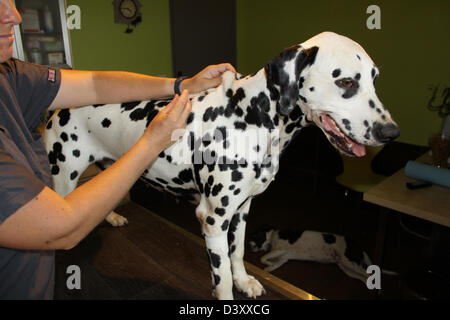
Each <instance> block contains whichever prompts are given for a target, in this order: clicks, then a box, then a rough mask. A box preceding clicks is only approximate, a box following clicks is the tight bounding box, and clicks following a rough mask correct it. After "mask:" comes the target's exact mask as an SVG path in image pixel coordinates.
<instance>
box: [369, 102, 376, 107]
mask: <svg viewBox="0 0 450 320" xmlns="http://www.w3.org/2000/svg"><path fill="white" fill-rule="evenodd" d="M369 106H370V107H371V108H372V109H373V108H375V102H373V101H372V100H369Z"/></svg>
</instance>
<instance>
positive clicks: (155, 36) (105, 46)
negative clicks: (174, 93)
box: [67, 0, 172, 76]
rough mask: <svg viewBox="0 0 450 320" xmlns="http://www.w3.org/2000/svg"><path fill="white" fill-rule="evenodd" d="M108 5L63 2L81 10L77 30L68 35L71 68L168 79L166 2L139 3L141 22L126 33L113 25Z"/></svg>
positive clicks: (88, 0) (94, 0)
mask: <svg viewBox="0 0 450 320" xmlns="http://www.w3.org/2000/svg"><path fill="white" fill-rule="evenodd" d="M112 2H113V1H112V0H67V5H68V6H69V5H71V4H74V5H78V6H79V7H80V9H81V29H80V30H72V31H71V32H70V36H71V41H72V51H73V56H74V65H75V68H76V69H84V70H123V71H132V72H139V73H144V74H150V75H155V76H157V75H166V76H171V75H172V55H171V43H170V19H169V1H168V0H151V1H150V0H141V1H140V2H141V4H142V8H141V12H142V22H141V23H140V24H139V25H138V26H137V28H136V29H135V30H134V32H133V33H130V34H126V33H125V29H126V27H127V26H126V25H125V24H115V23H114V10H113V5H112Z"/></svg>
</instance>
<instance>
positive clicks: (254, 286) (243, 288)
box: [234, 275, 266, 299]
mask: <svg viewBox="0 0 450 320" xmlns="http://www.w3.org/2000/svg"><path fill="white" fill-rule="evenodd" d="M234 285H235V286H236V289H237V290H238V291H240V292H242V293H244V294H246V295H247V297H249V298H253V299H256V297H259V296H260V295H263V294H266V290H264V287H263V286H262V285H261V283H259V281H258V280H256V279H255V277H253V276H249V275H247V276H246V277H242V278H237V279H235V280H234Z"/></svg>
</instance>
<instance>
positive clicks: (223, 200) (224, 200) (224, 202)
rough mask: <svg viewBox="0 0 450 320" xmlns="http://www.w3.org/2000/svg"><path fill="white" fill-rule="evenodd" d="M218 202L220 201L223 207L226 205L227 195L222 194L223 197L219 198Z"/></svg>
mask: <svg viewBox="0 0 450 320" xmlns="http://www.w3.org/2000/svg"><path fill="white" fill-rule="evenodd" d="M220 202H222V206H223V207H226V206H228V196H223V197H222V198H221V199H220Z"/></svg>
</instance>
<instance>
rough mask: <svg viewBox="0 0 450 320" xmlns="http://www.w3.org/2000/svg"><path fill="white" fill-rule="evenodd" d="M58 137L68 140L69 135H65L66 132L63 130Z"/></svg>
mask: <svg viewBox="0 0 450 320" xmlns="http://www.w3.org/2000/svg"><path fill="white" fill-rule="evenodd" d="M59 137H60V138H61V140H62V141H64V142H67V140H69V137H68V136H67V133H65V132H63V133H61V135H60V136H59Z"/></svg>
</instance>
